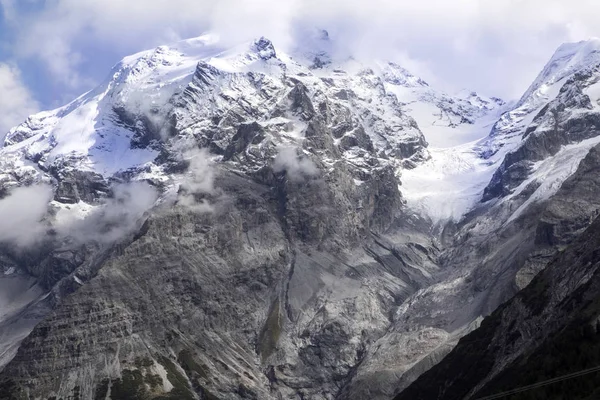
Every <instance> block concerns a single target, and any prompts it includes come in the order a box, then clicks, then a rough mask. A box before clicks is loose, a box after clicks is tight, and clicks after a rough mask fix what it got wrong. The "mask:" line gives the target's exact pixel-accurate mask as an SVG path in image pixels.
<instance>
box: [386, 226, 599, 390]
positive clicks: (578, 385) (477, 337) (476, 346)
mask: <svg viewBox="0 0 600 400" xmlns="http://www.w3.org/2000/svg"><path fill="white" fill-rule="evenodd" d="M599 221H600V220H598V219H596V221H595V222H594V223H593V224H592V225H591V226H590V227H589V228H588V229H587V230H586V231H585V232H583V233H582V234H581V235H580V236H579V237H578V238H577V240H575V241H574V242H572V244H571V245H569V246H568V247H567V248H566V249H565V250H564V251H563V252H561V253H560V254H559V255H557V257H556V258H554V260H553V261H552V262H551V263H550V264H549V265H548V267H547V268H546V269H545V270H544V271H542V272H541V273H540V274H539V275H538V276H536V277H535V279H534V280H533V281H532V282H531V285H529V286H528V287H527V288H525V289H524V290H523V291H521V292H520V293H519V294H518V295H517V296H515V297H514V298H513V299H512V300H510V301H509V302H507V303H506V304H504V305H502V306H501V307H499V308H498V310H496V311H495V312H494V313H493V314H492V315H491V316H490V317H488V318H486V319H485V320H484V321H483V323H482V325H481V327H480V328H479V329H477V330H475V331H474V332H472V333H471V334H469V335H468V336H466V337H464V338H463V339H461V341H460V342H459V344H458V345H457V346H456V348H455V349H454V350H453V351H452V353H450V355H449V356H448V357H447V358H446V359H444V360H443V361H442V362H441V363H440V364H438V365H437V366H436V367H434V368H432V369H431V370H430V371H428V372H427V373H425V374H424V375H423V376H421V377H420V378H419V379H418V380H417V381H416V382H415V383H414V384H413V385H412V386H410V387H409V388H408V389H407V390H406V391H404V392H402V393H401V394H400V395H399V396H398V397H396V399H397V400H401V399H414V398H437V399H475V398H481V397H484V396H488V395H493V394H498V393H503V392H505V391H508V390H512V389H515V388H521V387H524V386H527V385H531V384H535V383H539V382H541V381H544V380H547V379H550V378H555V377H560V376H564V375H567V374H569V373H573V372H579V371H581V370H584V369H586V368H590V367H592V366H594V365H597V362H598V356H597V354H598V350H597V349H598V346H599V344H598V330H597V321H598V302H597V301H598V296H599V293H600V286H599V285H598V254H597V253H598V248H599V246H600V242H599V238H600V235H599V233H600V231H599V227H600V222H599ZM594 382H595V376H594V375H588V376H584V377H582V378H574V379H571V380H569V381H565V382H563V383H558V384H553V385H550V386H545V387H541V388H536V389H531V390H529V391H527V392H525V393H521V394H519V395H517V396H518V397H519V396H520V397H519V398H533V397H536V396H539V397H541V398H551V397H552V398H572V399H587V398H594V397H596V396H597V394H598V391H597V386H596V385H595V384H594Z"/></svg>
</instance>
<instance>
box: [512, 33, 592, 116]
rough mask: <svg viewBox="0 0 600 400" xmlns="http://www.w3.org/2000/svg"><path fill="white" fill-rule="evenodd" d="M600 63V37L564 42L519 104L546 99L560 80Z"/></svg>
mask: <svg viewBox="0 0 600 400" xmlns="http://www.w3.org/2000/svg"><path fill="white" fill-rule="evenodd" d="M598 63H600V38H595V37H594V38H590V39H588V40H583V41H580V42H573V43H563V44H562V45H560V46H559V47H558V48H557V49H556V51H555V52H554V54H553V55H552V57H551V58H550V61H548V63H547V64H546V65H545V67H544V69H543V70H542V72H541V73H540V74H539V75H538V77H537V78H536V80H535V81H534V82H533V84H532V85H531V86H530V87H529V89H528V90H527V91H526V92H525V94H524V95H523V97H521V99H520V100H519V103H518V105H524V104H526V103H528V102H531V103H537V102H538V100H537V99H546V98H548V96H549V93H550V92H552V91H551V90H550V89H551V88H552V87H553V86H554V85H555V84H556V83H558V82H560V81H562V80H563V79H565V78H567V77H569V76H571V75H572V74H574V73H575V72H577V71H580V70H583V69H585V68H587V67H590V66H592V65H595V64H598Z"/></svg>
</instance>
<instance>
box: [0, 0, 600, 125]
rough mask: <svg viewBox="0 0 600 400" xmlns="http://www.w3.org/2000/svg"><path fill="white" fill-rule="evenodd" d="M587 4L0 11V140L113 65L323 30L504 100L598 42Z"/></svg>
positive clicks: (186, 1) (595, 5) (71, 2)
mask: <svg viewBox="0 0 600 400" xmlns="http://www.w3.org/2000/svg"><path fill="white" fill-rule="evenodd" d="M598 15H600V1H597V0H569V1H566V0H418V1H415V0H410V1H409V0H369V1H366V0H0V131H3V132H5V131H7V130H8V129H9V128H10V127H12V126H14V125H16V124H18V123H20V122H22V121H23V120H24V119H25V118H26V116H27V115H30V114H31V113H33V112H36V111H38V110H43V109H51V108H55V107H58V106H60V105H63V104H65V103H67V102H69V101H70V100H72V99H73V98H75V97H77V96H79V95H80V94H82V93H83V92H85V91H87V90H90V89H91V88H93V87H94V86H95V85H97V84H98V83H100V82H101V81H102V80H103V79H104V78H105V77H106V76H107V75H108V73H109V72H110V69H111V67H112V66H113V65H114V64H116V63H117V62H118V61H119V60H120V59H121V58H122V57H124V56H126V55H129V54H132V53H136V52H138V51H141V50H145V49H149V48H153V47H156V46H158V45H161V44H166V43H170V42H173V41H176V40H179V39H185V38H189V37H195V36H199V35H201V34H202V33H205V32H213V33H217V34H219V35H220V36H221V38H222V40H224V41H226V42H230V43H231V44H235V43H239V42H241V41H245V40H251V39H255V38H258V37H260V36H265V37H267V38H269V39H271V40H272V41H273V42H274V43H275V45H276V47H279V48H286V47H288V46H291V44H293V43H295V42H296V41H298V40H301V39H302V32H303V31H305V30H306V29H312V28H315V27H317V28H322V29H326V30H327V31H328V32H329V34H330V37H331V38H332V40H334V41H335V43H337V44H338V45H339V46H342V47H345V48H348V49H351V50H352V52H354V53H355V54H356V55H357V56H359V57H375V58H380V59H389V60H392V61H396V62H399V63H400V64H402V65H403V66H404V67H405V68H407V69H409V70H410V71H411V72H413V73H414V74H415V75H418V76H420V77H422V78H423V79H425V80H426V81H428V82H429V83H430V84H432V85H434V86H437V87H440V88H442V89H443V90H447V91H453V90H460V89H469V90H475V91H478V92H480V93H482V94H485V95H488V96H499V97H502V98H504V99H506V100H510V99H515V98H518V97H520V95H521V94H522V93H523V92H524V91H525V89H526V88H527V86H528V85H529V84H530V83H531V82H532V81H533V79H534V78H535V76H536V75H537V73H538V72H539V71H540V70H541V69H542V67H543V66H544V64H545V63H546V61H547V60H548V59H549V58H550V56H551V55H552V54H553V52H554V51H555V49H556V48H557V47H558V46H559V45H560V44H561V43H564V42H572V41H579V40H585V39H588V38H589V37H593V36H600V24H598V23H597V16H598Z"/></svg>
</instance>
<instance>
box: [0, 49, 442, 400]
mask: <svg viewBox="0 0 600 400" xmlns="http://www.w3.org/2000/svg"><path fill="white" fill-rule="evenodd" d="M211 40H212V39H211V38H210V37H204V38H200V39H196V40H192V41H187V42H184V43H181V44H180V45H178V46H179V47H177V48H165V47H163V48H159V49H157V50H155V51H152V52H149V53H144V54H140V55H137V56H134V57H132V58H130V59H125V60H124V61H123V63H122V64H120V65H119V66H117V67H116V68H115V71H114V72H113V75H112V76H111V78H110V79H109V80H108V81H107V83H105V84H104V85H103V86H101V87H100V88H98V89H97V90H95V91H93V92H90V93H88V94H87V95H84V96H83V97H82V98H80V99H78V100H76V101H75V102H74V103H73V104H71V105H68V106H66V107H65V108H62V109H60V110H58V111H55V112H52V113H45V114H41V115H39V116H34V117H32V118H30V119H29V120H28V121H27V122H26V123H25V124H23V125H22V126H20V127H17V128H15V129H14V130H13V131H11V132H10V134H9V135H8V136H7V139H6V143H5V147H4V149H3V157H2V160H3V162H4V163H5V166H6V168H5V170H6V171H10V172H9V173H7V174H5V175H4V176H3V188H4V190H5V192H6V196H7V197H6V198H5V200H11V199H13V196H14V195H15V191H16V190H18V189H16V188H18V187H21V186H26V185H29V186H28V187H29V188H30V189H31V190H38V189H37V188H46V189H48V190H49V195H50V196H49V199H48V200H50V203H49V205H48V206H46V205H44V207H43V208H44V210H42V211H43V212H41V218H42V221H41V222H39V226H38V228H39V229H37V230H36V231H35V232H26V233H27V235H28V236H30V235H35V237H34V238H32V240H27V241H26V240H19V239H21V237H20V236H15V237H10V236H9V237H7V241H8V242H12V243H13V244H17V245H18V247H17V248H18V249H20V250H18V251H14V252H13V251H10V250H9V248H8V247H7V248H6V249H5V251H4V252H3V253H2V254H3V257H5V264H4V268H5V269H4V270H5V273H6V276H7V277H10V279H19V280H23V281H24V282H26V281H28V280H29V281H31V282H32V283H35V284H36V285H37V286H34V289H35V290H33V289H32V291H33V293H32V294H31V296H30V297H28V298H26V299H25V300H21V299H18V298H17V299H8V300H7V301H6V304H7V307H8V306H15V307H16V306H18V307H19V308H18V310H17V311H18V312H17V313H16V315H14V316H11V318H8V317H7V318H5V319H3V321H2V327H1V329H3V331H4V332H6V333H10V334H11V335H12V336H10V337H8V338H7V340H6V346H7V348H8V350H7V352H5V353H4V358H3V360H4V362H3V364H6V366H5V367H4V369H3V371H2V377H3V382H4V384H3V386H2V397H3V398H21V397H33V398H44V399H46V398H53V397H55V398H97V399H100V398H102V399H104V398H112V399H119V398H122V399H125V398H127V399H132V398H140V399H141V398H177V399H180V398H232V399H233V398H257V399H258V398H260V399H268V398H280V397H281V396H283V397H289V398H296V397H298V396H303V397H304V398H314V399H318V398H334V397H336V396H338V393H339V392H340V390H341V388H342V387H344V386H345V385H347V383H348V382H349V381H350V380H351V379H352V375H353V373H354V371H355V369H356V368H357V366H358V365H359V364H360V363H361V361H362V360H363V359H364V357H365V354H366V353H367V351H368V349H369V346H370V345H371V344H372V343H373V342H374V341H375V340H376V339H378V338H379V337H381V336H383V335H385V334H386V332H387V329H388V328H389V326H390V323H391V322H390V321H391V317H392V311H393V310H394V309H395V308H396V307H397V306H398V305H399V304H400V303H401V302H402V301H403V300H404V299H405V298H406V297H408V296H409V295H410V294H412V293H414V292H415V291H416V290H417V289H418V288H419V287H421V286H422V285H425V284H427V282H428V281H429V280H430V278H431V273H432V272H433V271H434V270H435V269H436V268H437V267H436V265H435V260H436V254H437V251H438V250H437V248H436V245H435V243H434V241H433V240H432V238H430V237H428V236H427V235H426V234H424V233H423V231H424V230H425V229H426V226H427V224H426V222H423V221H421V220H419V219H418V218H415V217H412V216H409V215H407V214H406V212H405V211H403V210H404V206H403V199H402V196H401V194H400V191H399V189H398V186H399V184H400V181H399V174H398V171H399V170H401V169H403V168H411V167H414V166H415V165H417V164H418V163H419V162H422V161H423V160H425V159H427V157H428V153H427V150H426V145H427V144H426V141H425V139H424V137H423V135H422V133H421V132H420V130H419V129H418V126H417V124H416V122H415V121H414V120H413V119H412V118H410V117H409V116H408V115H406V114H404V113H403V112H402V110H401V107H400V105H399V103H398V100H397V98H396V97H395V96H394V95H392V94H390V93H388V92H387V91H386V89H385V86H384V83H383V80H382V78H381V76H380V75H378V73H377V72H375V71H374V70H371V69H365V68H361V69H360V70H359V71H358V72H357V73H356V74H351V73H346V72H344V71H342V70H338V69H334V70H332V69H323V68H322V67H321V68H318V66H314V65H312V64H309V65H308V66H305V65H303V64H301V63H299V62H296V61H293V60H292V59H291V58H290V57H289V56H287V55H285V54H277V52H276V50H275V48H274V47H273V45H272V44H271V43H270V42H269V41H268V40H266V39H261V40H259V41H256V42H254V43H252V44H250V45H248V46H244V47H243V48H241V49H236V50H235V51H231V52H230V53H227V54H225V55H222V56H220V57H216V58H215V57H213V56H214V55H217V54H220V53H221V51H222V50H221V49H218V47H217V45H216V44H214V43H212V42H211ZM157 89H160V90H157ZM124 144H125V145H126V146H125V147H124V148H123V147H121V146H123V145H124ZM40 190H45V189H40ZM47 207H48V208H47ZM46 208H47V210H45V209H46ZM35 222H36V223H38V222H37V221H35ZM34 250H35V251H34ZM17 277H18V278H17ZM5 279H9V278H5ZM29 314H33V315H32V317H31V318H29V319H27V318H24V316H26V315H29ZM28 321H31V322H28ZM16 323H19V324H21V325H19V326H18V327H17V328H18V329H17V328H16V327H15V324H16ZM36 324H37V325H36ZM34 325H36V326H35V329H33V331H31V329H32V328H33V326H34ZM30 331H31V333H29V332H30ZM7 336H8V335H5V336H4V337H7ZM23 339H24V340H23ZM21 340H23V341H22V343H20V345H19V342H20V341H21ZM17 347H18V351H17V350H16V349H17ZM32 358H35V359H36V361H35V363H31V359H32Z"/></svg>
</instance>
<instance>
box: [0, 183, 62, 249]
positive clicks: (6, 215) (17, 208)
mask: <svg viewBox="0 0 600 400" xmlns="http://www.w3.org/2000/svg"><path fill="white" fill-rule="evenodd" d="M52 196H53V192H52V187H50V186H49V185H35V186H29V187H19V188H16V189H14V190H12V191H11V192H10V193H9V194H8V196H6V197H4V198H2V199H1V200H0V221H2V228H1V229H0V242H8V243H11V244H14V245H17V246H19V247H26V246H29V245H31V244H33V243H35V242H36V241H37V240H38V239H39V238H40V237H41V236H43V235H44V234H46V231H47V230H48V229H49V225H48V224H47V223H44V221H43V218H44V216H45V215H46V213H47V212H48V203H49V202H50V200H51V199H52Z"/></svg>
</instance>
